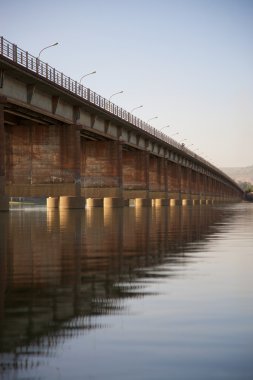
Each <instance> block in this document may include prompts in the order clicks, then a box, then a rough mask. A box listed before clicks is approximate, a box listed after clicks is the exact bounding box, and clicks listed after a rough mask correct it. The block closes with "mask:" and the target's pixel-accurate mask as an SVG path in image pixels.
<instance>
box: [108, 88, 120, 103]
mask: <svg viewBox="0 0 253 380" xmlns="http://www.w3.org/2000/svg"><path fill="white" fill-rule="evenodd" d="M123 92H124V91H119V92H115V94H112V95H111V96H110V98H109V102H110V100H111V98H112V97H113V96H115V95H118V94H123Z"/></svg>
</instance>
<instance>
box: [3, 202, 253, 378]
mask: <svg viewBox="0 0 253 380" xmlns="http://www.w3.org/2000/svg"><path fill="white" fill-rule="evenodd" d="M252 231H253V205H252V204H237V205H230V206H216V207H214V206H200V207H199V206H194V207H171V208H133V207H130V208H124V210H121V209H104V210H103V209H99V208H98V209H86V210H85V211H79V210H71V211H60V212H59V211H58V210H46V209H45V208H44V207H27V206H26V207H23V208H20V207H14V208H13V209H12V210H11V211H10V212H9V213H1V214H0V252H1V255H0V276H1V277H0V357H1V367H0V374H1V376H2V378H4V379H5V378H6V379H12V378H15V379H69V378H71V377H72V378H73V379H86V378H88V379H89V378H91V379H116V378H117V379H119V378H122V379H128V378H129V379H173V380H174V379H252V378H253V318H252V317H253V302H252V301H253V295H252V290H253V276H252V268H253V265H252V264H253V252H252V251H253V249H252V248H253V233H252Z"/></svg>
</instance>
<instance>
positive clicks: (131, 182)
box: [122, 150, 149, 199]
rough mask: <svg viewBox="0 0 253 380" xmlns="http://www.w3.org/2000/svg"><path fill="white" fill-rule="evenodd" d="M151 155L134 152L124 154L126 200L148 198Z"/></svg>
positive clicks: (123, 169) (123, 168)
mask: <svg viewBox="0 0 253 380" xmlns="http://www.w3.org/2000/svg"><path fill="white" fill-rule="evenodd" d="M148 169H149V154H148V153H147V152H143V151H138V150H132V151H126V150H123V152H122V181H123V195H124V198H126V199H134V198H147V197H148V189H149V170H148Z"/></svg>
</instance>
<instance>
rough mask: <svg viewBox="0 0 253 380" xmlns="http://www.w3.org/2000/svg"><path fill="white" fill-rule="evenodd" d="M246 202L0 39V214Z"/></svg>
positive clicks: (209, 168) (179, 150)
mask: <svg viewBox="0 0 253 380" xmlns="http://www.w3.org/2000/svg"><path fill="white" fill-rule="evenodd" d="M242 196H243V192H242V190H241V189H240V188H239V186H238V185H237V184H236V183H235V182H234V181H233V180H232V179H231V178H230V177H228V176H227V175H226V174H224V173H223V172H222V171H220V170H219V169H218V168H216V167H215V166H213V165H212V164H211V163H210V162H208V161H206V160H205V159H204V158H202V157H201V156H199V155H197V154H196V153H194V152H193V151H191V150H190V149H188V148H187V147H185V146H184V145H182V144H180V143H178V142H177V141H175V140H174V139H172V138H170V137H168V136H167V135H165V134H164V133H162V132H160V131H158V130H156V129H155V128H153V127H151V126H150V125H149V124H147V123H145V122H143V121H142V120H140V119H138V118H136V117H135V116H133V115H132V114H130V113H129V112H127V111H126V110H124V109H122V108H121V107H118V106H117V105H116V104H114V103H112V102H110V101H109V100H107V99H105V98H103V97H102V96H100V95H98V94H96V93H95V92H93V91H92V90H90V89H88V88H86V87H84V86H83V85H81V84H80V83H78V82H77V81H74V80H72V79H71V78H70V77H68V76H66V75H64V74H63V73H61V72H59V71H57V70H56V69H55V68H53V67H51V66H50V65H48V64H47V63H45V62H42V61H41V60H39V59H38V58H36V57H34V56H32V55H31V54H29V53H28V52H27V51H24V50H22V49H20V48H19V47H17V45H15V44H13V43H10V42H9V41H7V40H6V39H4V38H3V37H0V210H7V209H8V200H9V197H49V198H48V206H49V207H50V206H51V207H58V206H59V207H66V208H82V207H84V206H85V200H86V201H87V204H88V205H90V206H102V205H105V206H106V205H110V206H121V205H124V204H127V203H128V200H129V199H135V201H136V205H143V206H144V205H151V204H152V203H153V204H155V205H174V204H182V205H184V204H201V203H204V204H206V203H212V202H219V201H240V200H241V199H242Z"/></svg>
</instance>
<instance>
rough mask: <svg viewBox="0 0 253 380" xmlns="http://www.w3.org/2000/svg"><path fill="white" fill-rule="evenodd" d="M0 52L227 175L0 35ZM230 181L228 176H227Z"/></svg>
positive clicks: (40, 75)
mask: <svg viewBox="0 0 253 380" xmlns="http://www.w3.org/2000/svg"><path fill="white" fill-rule="evenodd" d="M0 55H2V56H3V57H5V58H7V59H9V60H10V61H12V62H14V63H16V64H18V65H20V66H22V67H24V68H26V69H27V70H29V71H32V72H33V73H35V74H37V75H38V76H39V77H42V78H44V79H46V80H48V81H50V82H52V83H54V84H56V85H58V86H60V87H62V88H64V89H65V90H67V91H69V92H70V93H73V94H75V95H76V96H78V97H79V98H82V99H84V100H86V101H88V102H90V103H92V104H94V105H95V106H97V107H99V108H102V109H104V110H106V111H107V112H109V113H111V114H113V115H114V116H117V117H118V118H120V119H122V120H125V121H127V122H128V123H130V124H132V125H134V126H135V127H137V128H140V129H142V130H143V131H145V132H147V133H149V134H151V135H153V136H155V137H156V138H158V139H160V140H162V141H164V142H166V143H168V144H169V145H171V146H173V147H175V148H177V149H180V150H182V151H184V152H185V153H186V154H187V155H189V156H191V157H193V158H195V159H197V160H198V161H200V162H202V163H204V164H205V165H206V166H208V167H209V168H211V169H213V170H215V171H216V172H220V173H221V174H222V175H223V176H224V177H226V175H225V174H224V173H223V172H221V171H220V170H219V169H217V168H216V167H215V166H213V165H212V164H211V163H210V162H208V161H206V160H205V159H204V158H203V157H201V156H199V155H197V154H196V153H194V152H193V151H191V150H190V149H188V148H187V147H185V146H184V145H183V144H180V143H179V142H177V141H176V140H174V139H172V138H171V137H169V136H168V135H166V134H164V133H163V132H161V131H159V130H157V129H156V128H154V127H152V126H151V125H149V124H148V123H146V122H144V121H143V120H141V119H139V118H137V117H136V116H134V115H132V114H131V113H129V112H128V111H126V110H124V109H123V108H121V107H119V106H117V105H116V104H114V103H112V102H110V101H109V100H108V99H106V98H103V97H102V96H100V95H99V94H97V93H96V92H94V91H92V90H90V89H89V88H86V87H84V86H83V85H82V84H81V83H79V82H77V81H75V80H73V79H71V78H70V77H68V76H66V75H65V74H63V73H62V72H60V71H58V70H56V69H55V68H53V67H52V66H50V65H48V63H45V62H43V61H41V60H40V59H39V58H38V57H34V56H33V55H31V54H30V53H28V52H27V51H24V50H22V49H20V48H19V47H18V46H17V45H15V44H13V43H11V42H9V41H7V40H6V39H5V38H3V37H0ZM227 178H229V177H227ZM229 180H231V178H229Z"/></svg>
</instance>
